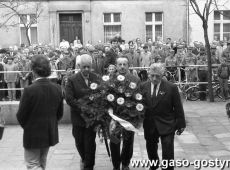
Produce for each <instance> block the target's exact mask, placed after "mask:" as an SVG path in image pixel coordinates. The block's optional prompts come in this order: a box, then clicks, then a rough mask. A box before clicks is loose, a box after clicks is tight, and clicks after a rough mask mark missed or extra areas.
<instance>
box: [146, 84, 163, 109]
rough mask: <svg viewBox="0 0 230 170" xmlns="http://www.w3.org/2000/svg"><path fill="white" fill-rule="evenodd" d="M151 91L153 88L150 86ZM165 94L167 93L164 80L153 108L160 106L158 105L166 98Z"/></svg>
mask: <svg viewBox="0 0 230 170" xmlns="http://www.w3.org/2000/svg"><path fill="white" fill-rule="evenodd" d="M150 89H151V86H150ZM165 93H166V90H165V83H164V81H163V80H162V81H161V84H160V88H159V90H158V94H157V97H156V98H155V101H152V102H153V105H152V107H156V106H157V105H158V103H159V102H160V101H161V99H162V98H163V97H164V96H165Z"/></svg>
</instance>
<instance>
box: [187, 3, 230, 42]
mask: <svg viewBox="0 0 230 170" xmlns="http://www.w3.org/2000/svg"><path fill="white" fill-rule="evenodd" d="M197 2H198V6H199V7H200V10H201V12H202V10H203V8H204V4H205V2H206V0H199V1H197ZM217 5H218V9H217V8H216V6H215V5H212V6H211V9H210V14H209V18H208V36H209V41H210V42H213V41H219V40H222V41H230V1H229V0H218V1H217ZM188 17H189V28H188V29H189V31H188V32H189V40H190V44H192V42H194V41H200V42H203V43H204V33H203V28H202V21H201V19H200V18H199V17H198V15H196V14H195V13H194V10H193V8H192V7H191V6H190V5H189V16H188Z"/></svg>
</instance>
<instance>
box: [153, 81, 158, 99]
mask: <svg viewBox="0 0 230 170" xmlns="http://www.w3.org/2000/svg"><path fill="white" fill-rule="evenodd" d="M153 97H157V84H154V91H153Z"/></svg>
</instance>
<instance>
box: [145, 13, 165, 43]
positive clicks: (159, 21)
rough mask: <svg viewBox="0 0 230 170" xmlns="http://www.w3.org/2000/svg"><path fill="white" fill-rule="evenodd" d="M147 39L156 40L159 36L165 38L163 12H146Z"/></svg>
mask: <svg viewBox="0 0 230 170" xmlns="http://www.w3.org/2000/svg"><path fill="white" fill-rule="evenodd" d="M145 30H146V36H145V37H146V41H148V39H151V40H154V41H156V39H157V37H158V36H160V37H162V38H163V13H162V12H146V13H145Z"/></svg>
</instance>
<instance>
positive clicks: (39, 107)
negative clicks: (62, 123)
mask: <svg viewBox="0 0 230 170" xmlns="http://www.w3.org/2000/svg"><path fill="white" fill-rule="evenodd" d="M31 67H32V71H33V75H34V77H35V81H34V83H33V84H32V85H30V86H28V87H25V89H24V93H23V95H22V97H21V100H20V104H19V109H18V112H17V119H18V122H19V124H20V125H21V126H22V128H23V131H24V133H23V146H24V148H25V152H24V156H25V162H26V166H27V169H28V170H34V169H36V170H45V167H46V159H47V154H48V151H49V147H50V146H54V145H56V144H57V143H58V121H59V120H60V119H61V117H62V115H63V97H62V92H61V87H60V86H59V85H57V84H54V83H52V82H51V81H50V80H49V79H48V78H47V77H48V76H49V75H50V73H51V69H50V63H49V60H48V59H47V58H46V57H45V56H42V55H36V56H34V57H33V59H32V62H31Z"/></svg>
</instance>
